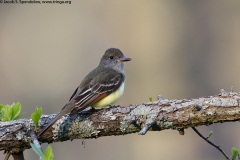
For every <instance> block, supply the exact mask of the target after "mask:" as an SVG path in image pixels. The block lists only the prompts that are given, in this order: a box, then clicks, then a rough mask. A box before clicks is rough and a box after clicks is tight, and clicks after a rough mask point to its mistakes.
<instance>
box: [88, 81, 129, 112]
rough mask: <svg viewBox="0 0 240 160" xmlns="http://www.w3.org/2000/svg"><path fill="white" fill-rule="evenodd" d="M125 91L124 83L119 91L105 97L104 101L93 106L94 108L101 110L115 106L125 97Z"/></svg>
mask: <svg viewBox="0 0 240 160" xmlns="http://www.w3.org/2000/svg"><path fill="white" fill-rule="evenodd" d="M123 91H124V82H123V83H122V84H121V86H120V87H119V89H118V90H116V91H115V92H113V93H111V94H109V95H108V96H106V97H104V98H103V99H101V100H100V101H98V102H97V103H95V104H94V105H92V107H94V108H96V109H100V108H103V107H106V106H108V105H111V104H114V103H115V102H116V101H117V100H118V99H119V98H120V97H121V96H122V95H123Z"/></svg>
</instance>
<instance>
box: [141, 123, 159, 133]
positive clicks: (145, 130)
mask: <svg viewBox="0 0 240 160" xmlns="http://www.w3.org/2000/svg"><path fill="white" fill-rule="evenodd" d="M155 123H156V122H155V121H154V120H151V122H149V123H147V124H146V125H145V126H144V127H143V128H142V129H141V131H140V132H138V134H139V135H145V134H146V133H147V131H148V130H149V128H151V127H152V126H153V125H154V124H155Z"/></svg>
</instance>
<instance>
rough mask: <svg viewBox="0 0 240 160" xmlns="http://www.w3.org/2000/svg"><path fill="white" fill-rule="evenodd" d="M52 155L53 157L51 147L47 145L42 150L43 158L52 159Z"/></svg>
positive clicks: (45, 159)
mask: <svg viewBox="0 0 240 160" xmlns="http://www.w3.org/2000/svg"><path fill="white" fill-rule="evenodd" d="M53 157H54V154H53V152H52V147H51V146H50V145H48V146H47V148H46V150H45V152H44V160H52V159H53Z"/></svg>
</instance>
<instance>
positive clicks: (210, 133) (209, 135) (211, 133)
mask: <svg viewBox="0 0 240 160" xmlns="http://www.w3.org/2000/svg"><path fill="white" fill-rule="evenodd" d="M212 135H213V131H210V132H208V137H207V139H208V138H210V137H211V136H212Z"/></svg>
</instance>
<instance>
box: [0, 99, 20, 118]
mask: <svg viewBox="0 0 240 160" xmlns="http://www.w3.org/2000/svg"><path fill="white" fill-rule="evenodd" d="M21 108H22V107H21V104H20V102H17V103H13V104H12V105H11V106H10V105H2V104H1V105H0V120H1V121H4V122H6V121H11V120H17V119H19V118H20V117H21V114H20V112H21Z"/></svg>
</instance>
